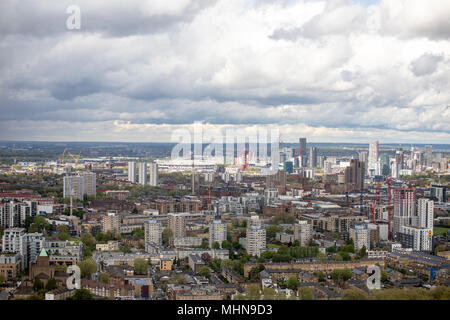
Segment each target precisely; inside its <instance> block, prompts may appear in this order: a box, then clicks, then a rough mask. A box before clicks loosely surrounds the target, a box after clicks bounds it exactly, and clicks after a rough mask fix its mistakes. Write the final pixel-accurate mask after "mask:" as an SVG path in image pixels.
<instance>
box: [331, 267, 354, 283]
mask: <svg viewBox="0 0 450 320" xmlns="http://www.w3.org/2000/svg"><path fill="white" fill-rule="evenodd" d="M351 277H352V271H351V270H350V269H349V268H345V269H334V270H333V271H332V272H331V279H333V281H334V282H335V283H336V284H337V285H340V286H343V285H344V283H345V282H346V281H347V280H349V279H351Z"/></svg>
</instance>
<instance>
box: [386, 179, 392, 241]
mask: <svg viewBox="0 0 450 320" xmlns="http://www.w3.org/2000/svg"><path fill="white" fill-rule="evenodd" d="M386 184H387V185H388V239H390V238H391V178H389V177H388V176H386Z"/></svg>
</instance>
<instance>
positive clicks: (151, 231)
mask: <svg viewBox="0 0 450 320" xmlns="http://www.w3.org/2000/svg"><path fill="white" fill-rule="evenodd" d="M144 228H145V251H147V252H148V250H147V249H148V247H149V246H151V245H155V246H160V245H161V244H162V226H161V223H159V222H157V221H156V220H149V221H146V222H145V224H144Z"/></svg>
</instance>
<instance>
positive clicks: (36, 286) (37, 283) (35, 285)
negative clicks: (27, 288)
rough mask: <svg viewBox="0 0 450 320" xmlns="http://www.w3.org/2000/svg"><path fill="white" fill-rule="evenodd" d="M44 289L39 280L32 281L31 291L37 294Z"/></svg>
mask: <svg viewBox="0 0 450 320" xmlns="http://www.w3.org/2000/svg"><path fill="white" fill-rule="evenodd" d="M43 288H44V284H43V283H42V281H41V280H40V279H39V278H37V277H36V278H34V281H33V290H34V291H36V292H38V291H39V290H41V289H43Z"/></svg>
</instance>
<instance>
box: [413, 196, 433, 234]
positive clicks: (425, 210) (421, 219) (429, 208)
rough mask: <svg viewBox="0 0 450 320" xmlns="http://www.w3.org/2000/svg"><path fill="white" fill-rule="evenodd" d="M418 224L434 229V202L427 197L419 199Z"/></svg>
mask: <svg viewBox="0 0 450 320" xmlns="http://www.w3.org/2000/svg"><path fill="white" fill-rule="evenodd" d="M417 215H418V221H417V222H418V223H417V226H418V227H421V228H428V229H431V230H433V219H434V202H433V200H430V199H427V198H421V199H418V200H417Z"/></svg>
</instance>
